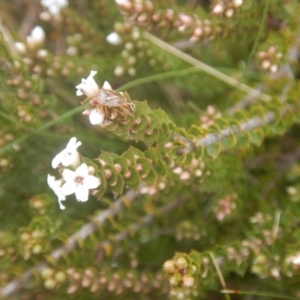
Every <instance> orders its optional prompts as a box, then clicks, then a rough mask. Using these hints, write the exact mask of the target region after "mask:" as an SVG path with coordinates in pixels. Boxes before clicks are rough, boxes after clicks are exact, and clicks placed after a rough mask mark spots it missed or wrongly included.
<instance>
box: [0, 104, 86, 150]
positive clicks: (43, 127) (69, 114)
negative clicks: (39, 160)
mask: <svg viewBox="0 0 300 300" xmlns="http://www.w3.org/2000/svg"><path fill="white" fill-rule="evenodd" d="M81 110H83V107H82V106H79V107H76V108H74V109H72V110H70V111H68V112H66V113H64V114H63V115H61V116H59V117H58V118H56V119H54V120H52V121H50V122H47V123H46V124H44V125H42V126H40V127H39V128H37V129H34V130H32V131H30V132H29V133H27V134H25V135H23V136H21V137H20V138H18V139H16V140H14V141H12V142H11V143H9V144H7V145H6V146H4V147H3V148H1V149H0V155H1V154H3V153H4V152H6V151H8V150H9V149H11V148H12V147H13V146H14V145H18V144H20V143H22V142H24V141H25V140H27V139H28V138H29V137H30V136H32V135H33V134H39V133H41V132H42V131H44V130H45V129H48V128H49V127H52V126H54V125H56V124H59V123H61V122H62V121H64V120H65V119H68V118H69V117H71V116H72V115H75V114H76V113H78V112H80V111H81Z"/></svg>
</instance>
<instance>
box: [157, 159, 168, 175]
mask: <svg viewBox="0 0 300 300" xmlns="http://www.w3.org/2000/svg"><path fill="white" fill-rule="evenodd" d="M155 171H156V172H157V173H158V174H159V175H160V176H165V175H166V164H165V163H164V162H163V160H162V159H159V160H158V161H157V163H156V165H155Z"/></svg>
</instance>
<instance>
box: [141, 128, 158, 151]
mask: <svg viewBox="0 0 300 300" xmlns="http://www.w3.org/2000/svg"><path fill="white" fill-rule="evenodd" d="M149 133H151V134H149ZM158 138H159V133H158V129H157V128H155V129H149V131H148V129H147V130H146V133H145V135H144V143H145V144H146V145H147V146H148V147H150V146H152V145H153V144H154V143H155V142H157V140H158Z"/></svg>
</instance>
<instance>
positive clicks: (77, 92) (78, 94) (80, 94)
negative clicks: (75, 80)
mask: <svg viewBox="0 0 300 300" xmlns="http://www.w3.org/2000/svg"><path fill="white" fill-rule="evenodd" d="M78 86H79V85H76V89H78V90H77V91H76V96H83V95H84V93H83V92H82V91H81V90H80V88H79V87H78Z"/></svg>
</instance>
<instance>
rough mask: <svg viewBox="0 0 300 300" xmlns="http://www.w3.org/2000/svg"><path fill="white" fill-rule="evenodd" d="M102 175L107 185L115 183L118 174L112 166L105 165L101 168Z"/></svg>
mask: <svg viewBox="0 0 300 300" xmlns="http://www.w3.org/2000/svg"><path fill="white" fill-rule="evenodd" d="M103 173H104V176H105V178H106V181H107V184H108V185H110V184H112V183H113V182H115V181H116V179H117V177H118V172H117V171H116V169H115V168H114V167H113V165H109V164H107V165H105V166H104V167H103Z"/></svg>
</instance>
